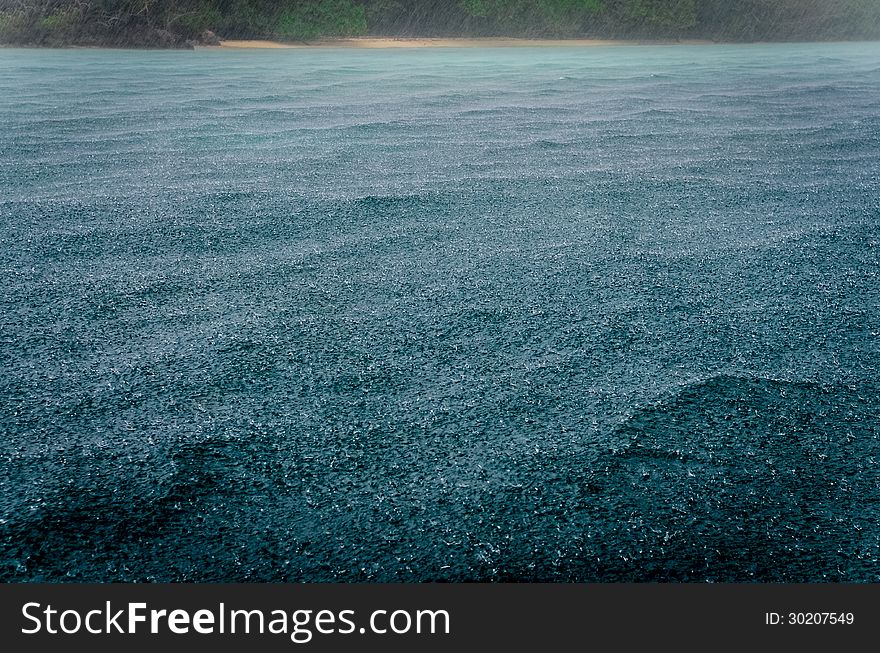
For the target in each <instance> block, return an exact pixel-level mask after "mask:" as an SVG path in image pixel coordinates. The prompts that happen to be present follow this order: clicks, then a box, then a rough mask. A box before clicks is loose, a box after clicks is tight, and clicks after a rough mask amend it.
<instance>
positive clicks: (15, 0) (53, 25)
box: [0, 0, 880, 47]
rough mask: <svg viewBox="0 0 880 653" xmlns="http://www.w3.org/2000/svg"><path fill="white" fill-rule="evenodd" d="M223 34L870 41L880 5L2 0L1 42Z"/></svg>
mask: <svg viewBox="0 0 880 653" xmlns="http://www.w3.org/2000/svg"><path fill="white" fill-rule="evenodd" d="M206 30H210V31H213V32H215V33H217V34H219V35H220V36H222V37H224V38H273V39H283V40H293V41H308V40H313V39H318V38H322V37H345V36H360V35H368V34H373V35H385V36H520V37H538V38H540V37H557V38H565V37H575V36H584V37H607V38H648V39H650V38H657V39H669V38H708V39H718V40H770V39H773V40H792V39H858V38H878V37H880V0H0V42H4V43H27V44H38V45H64V44H83V45H88V44H94V45H126V46H166V47H174V46H180V45H184V44H185V43H186V42H187V41H188V40H190V42H192V41H197V40H199V39H200V38H202V40H204V36H203V35H204V32H205V31H206Z"/></svg>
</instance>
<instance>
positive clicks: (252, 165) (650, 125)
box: [0, 44, 880, 581]
mask: <svg viewBox="0 0 880 653" xmlns="http://www.w3.org/2000/svg"><path fill="white" fill-rule="evenodd" d="M878 89H880V44H822V45H818V44H815V45H750V46H675V47H608V48H605V47H597V48H548V49H533V48H523V49H497V50H496V49H482V50H481V49H463V50H406V51H401V50H394V51H377V50H369V51H364V50H359V51H352V50H332V49H316V50H274V51H236V52H228V51H196V52H135V51H82V50H80V51H71V50H69V51H39V50H9V49H6V50H0V275H2V293H0V301H2V306H0V362H2V365H0V402H2V406H3V410H2V416H0V419H2V421H0V460H2V466H0V578H2V579H4V580H7V581H59V580H70V581H110V580H115V581H142V580H151V581H167V580H174V581H181V580H194V581H245V580H253V581H265V580H285V581H299V580H306V581H339V580H341V581H421V580H540V581H572V580H577V581H584V580H586V581H592V580H599V581H623V580H627V581H629V580H635V581H646V580H650V581H656V580H661V581H662V580H685V581H734V580H735V581H750V580H755V581H822V580H829V581H844V580H845V581H878V580H880V571H878V569H880V567H878V555H880V526H878V523H880V521H878V520H880V488H878V479H880V468H878V461H880V440H878V432H880V428H878V425H880V421H878V418H880V387H878V386H880V377H878V369H880V277H878V272H880V256H878V254H880V245H878V243H880V195H878V183H880V156H878V155H880V92H878Z"/></svg>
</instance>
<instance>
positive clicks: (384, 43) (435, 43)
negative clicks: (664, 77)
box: [215, 37, 696, 49]
mask: <svg viewBox="0 0 880 653" xmlns="http://www.w3.org/2000/svg"><path fill="white" fill-rule="evenodd" d="M639 43H644V42H643V41H617V40H608V39H514V38H380V37H363V38H351V39H322V40H319V41H310V42H308V43H305V42H303V43H282V42H279V41H257V40H246V41H245V40H229V41H222V42H221V44H220V46H215V47H220V48H233V49H270V48H313V47H326V48H364V49H383V48H513V47H595V46H608V45H637V44H639ZM652 43H654V44H655V43H656V42H652ZM695 43H696V41H695Z"/></svg>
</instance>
